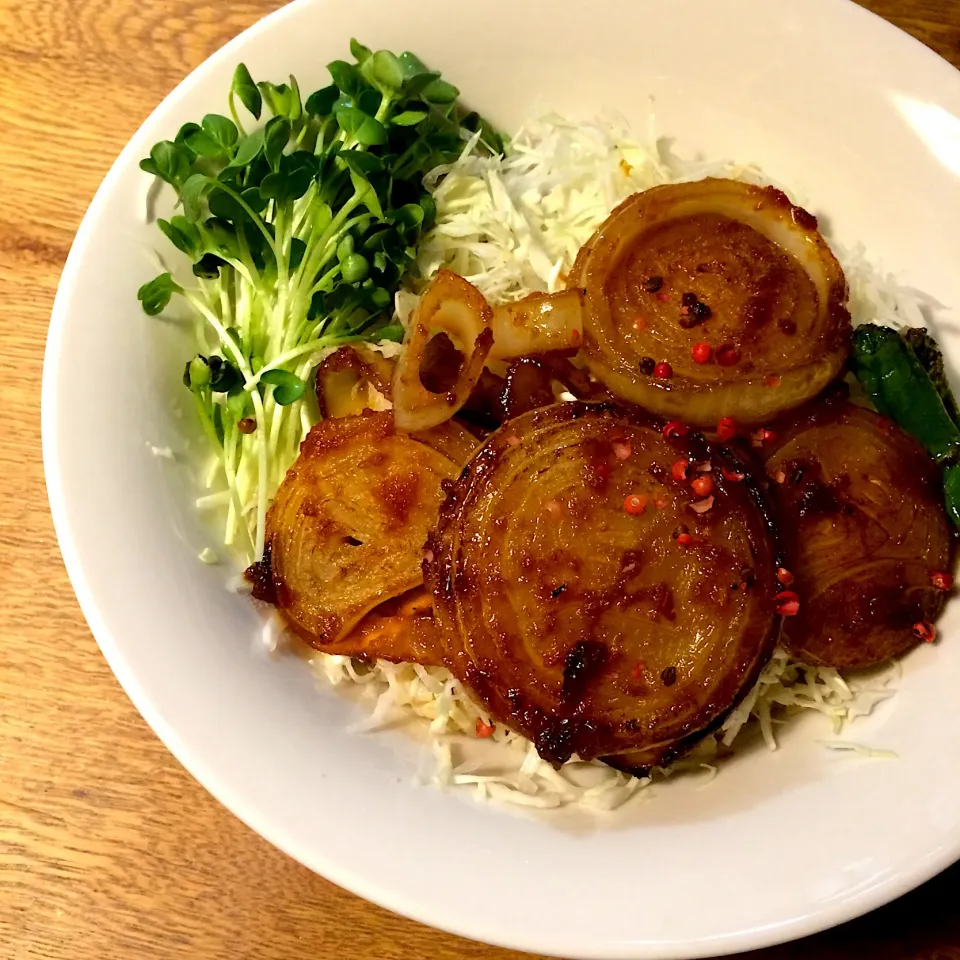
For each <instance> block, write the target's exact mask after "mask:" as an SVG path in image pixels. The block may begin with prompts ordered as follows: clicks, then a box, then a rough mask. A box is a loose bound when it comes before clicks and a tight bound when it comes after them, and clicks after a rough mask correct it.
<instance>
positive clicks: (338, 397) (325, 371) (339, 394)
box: [316, 343, 396, 418]
mask: <svg viewBox="0 0 960 960" xmlns="http://www.w3.org/2000/svg"><path fill="white" fill-rule="evenodd" d="M395 367H396V363H395V362H394V361H393V360H388V359H387V358H386V357H384V356H383V354H381V353H378V352H377V351H376V350H372V349H370V347H368V346H366V345H365V344H362V343H355V344H348V345H346V346H343V347H340V349H339V350H337V351H336V352H335V353H332V354H330V356H329V357H327V358H326V359H325V360H324V361H323V362H322V363H321V364H320V366H319V367H317V375H316V393H317V404H318V405H319V407H320V412H321V413H322V414H323V416H324V417H325V418H326V417H348V416H351V415H353V414H359V413H363V411H364V410H385V409H388V408H389V406H390V397H391V393H392V389H391V381H392V380H393V373H394V368H395Z"/></svg>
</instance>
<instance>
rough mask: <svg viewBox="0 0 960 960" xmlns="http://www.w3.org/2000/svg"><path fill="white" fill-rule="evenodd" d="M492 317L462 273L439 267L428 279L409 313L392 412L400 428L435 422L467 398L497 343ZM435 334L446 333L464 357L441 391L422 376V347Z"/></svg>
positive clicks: (450, 414)
mask: <svg viewBox="0 0 960 960" xmlns="http://www.w3.org/2000/svg"><path fill="white" fill-rule="evenodd" d="M491 316H492V311H491V309H490V306H489V304H488V303H487V301H486V300H485V299H484V298H483V295H482V294H481V293H480V291H479V290H477V288H476V287H474V286H473V285H472V284H470V283H468V282H467V281H466V280H464V279H463V277H458V276H457V275H456V274H455V273H451V272H450V271H449V270H440V271H439V272H438V273H437V275H436V276H435V277H434V278H433V280H431V281H430V285H429V286H428V287H427V289H426V290H425V291H424V292H423V296H422V297H421V298H420V301H419V303H418V304H417V308H416V309H415V310H414V312H413V315H412V316H411V318H410V323H409V326H408V328H407V334H406V337H405V338H404V351H403V354H402V355H401V357H400V362H399V363H398V364H397V372H396V375H395V377H394V381H393V404H394V417H395V419H396V422H397V426H398V427H399V428H400V429H401V430H426V429H428V428H429V427H435V426H436V425H437V424H438V423H443V422H444V421H445V420H449V419H450V418H451V417H452V416H453V415H454V414H455V413H456V412H457V411H458V410H459V409H460V408H461V407H462V406H463V405H464V403H466V402H467V398H468V397H469V396H470V391H471V390H472V389H473V387H474V385H475V384H476V382H477V380H479V379H480V374H481V372H482V371H483V365H484V363H485V361H486V359H487V354H488V353H489V352H490V347H491V345H492V343H493V333H492V331H491V329H490V319H491ZM437 333H445V334H447V336H448V337H449V338H450V339H451V341H452V342H453V345H454V346H455V347H456V348H457V349H458V350H459V351H460V352H461V353H463V354H464V355H465V356H466V360H465V361H464V362H463V363H462V365H461V368H460V371H459V373H458V375H457V381H456V383H455V384H454V385H453V387H452V389H450V390H449V391H447V392H446V393H442V394H440V393H433V392H432V391H430V390H428V389H427V388H426V387H425V386H424V385H423V383H422V382H421V380H420V365H421V363H422V362H423V357H424V351H425V350H426V347H427V343H428V342H429V341H430V338H431V337H432V336H433V335H434V334H437Z"/></svg>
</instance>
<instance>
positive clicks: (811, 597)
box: [766, 396, 952, 668]
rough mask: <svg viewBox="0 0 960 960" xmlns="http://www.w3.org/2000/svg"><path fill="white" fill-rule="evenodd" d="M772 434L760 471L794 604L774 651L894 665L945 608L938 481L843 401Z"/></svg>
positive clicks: (903, 445)
mask: <svg viewBox="0 0 960 960" xmlns="http://www.w3.org/2000/svg"><path fill="white" fill-rule="evenodd" d="M776 430H777V440H776V441H775V442H774V444H773V445H772V447H771V448H770V449H769V450H768V451H767V454H766V471H767V475H768V476H769V477H770V479H771V481H772V482H771V487H772V489H773V492H774V495H775V497H776V500H777V505H778V508H779V517H780V527H781V530H782V532H783V536H784V542H785V548H786V563H787V569H788V570H789V571H790V573H792V574H793V577H794V579H793V581H792V582H791V583H790V584H789V589H790V590H792V591H794V592H795V593H796V594H797V596H798V598H799V601H800V606H799V610H798V612H797V614H796V616H792V617H787V618H786V619H785V620H784V627H783V641H784V644H785V645H786V647H787V648H788V649H789V650H790V652H791V653H792V654H793V655H794V656H795V657H797V658H798V659H800V660H803V661H804V662H806V663H812V664H816V665H819V666H829V667H839V668H853V667H868V666H872V665H874V664H878V663H881V662H883V661H884V660H889V659H890V658H892V657H896V656H899V655H900V654H902V653H904V652H905V651H907V650H909V649H910V648H911V647H912V646H914V645H915V644H916V643H917V640H918V637H917V635H916V634H915V633H914V630H913V626H914V624H916V623H923V622H929V621H932V620H934V619H936V617H937V615H938V614H939V612H940V610H941V608H942V607H943V602H944V593H943V591H941V590H937V589H936V588H935V586H934V584H933V582H932V581H933V575H934V574H936V573H940V572H947V571H949V570H950V554H951V542H952V537H951V531H950V525H949V524H948V522H947V518H946V516H945V514H944V510H943V489H942V486H941V484H940V478H939V471H938V470H937V469H936V467H935V465H934V464H933V461H931V459H930V458H929V457H928V456H927V453H926V451H925V450H924V449H923V448H922V447H921V446H920V444H919V443H917V441H916V440H914V439H913V438H912V437H910V436H908V435H907V434H906V433H904V432H903V431H902V430H900V428H899V427H897V426H896V425H895V424H894V423H893V421H891V420H888V419H887V418H886V417H882V416H880V415H879V414H876V413H873V412H872V411H870V410H865V409H863V408H861V407H856V406H854V405H853V404H851V403H848V402H846V400H845V399H844V398H843V397H842V396H840V397H834V398H831V399H829V400H825V401H821V402H819V403H816V404H811V405H810V406H809V407H806V408H804V410H802V411H801V412H799V413H798V414H797V415H796V416H795V417H794V418H793V419H791V421H790V422H785V423H782V424H778V425H776Z"/></svg>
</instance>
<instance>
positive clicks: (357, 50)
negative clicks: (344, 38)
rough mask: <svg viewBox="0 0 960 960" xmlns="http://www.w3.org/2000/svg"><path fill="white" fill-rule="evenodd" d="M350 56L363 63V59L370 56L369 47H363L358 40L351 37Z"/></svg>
mask: <svg viewBox="0 0 960 960" xmlns="http://www.w3.org/2000/svg"><path fill="white" fill-rule="evenodd" d="M350 56H352V57H353V59H354V60H356V61H357V63H363V62H364V60H366V59H367V58H368V57H369V56H370V48H369V47H365V46H364V45H363V44H362V43H360V41H359V40H356V39H353V38H351V40H350Z"/></svg>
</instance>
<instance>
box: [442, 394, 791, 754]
mask: <svg viewBox="0 0 960 960" xmlns="http://www.w3.org/2000/svg"><path fill="white" fill-rule="evenodd" d="M678 460H684V461H686V460H689V461H691V463H692V464H693V465H691V466H690V468H689V470H690V477H691V478H693V477H695V476H698V475H699V476H709V477H710V478H712V485H713V489H712V493H711V497H712V500H709V498H705V497H699V496H698V495H697V494H695V493H694V492H693V490H692V489H691V486H690V482H689V480H679V479H674V476H673V472H672V465H673V464H674V463H675V462H676V461H678ZM724 466H726V467H727V468H728V474H729V475H731V476H733V475H735V473H736V475H739V474H740V473H741V472H742V470H741V468H739V467H736V466H735V464H734V461H733V460H732V458H731V455H730V454H728V453H725V452H723V451H721V450H719V449H717V448H711V447H710V446H708V445H707V443H706V441H705V440H703V438H702V437H700V436H699V435H698V434H692V435H690V436H688V437H677V438H674V439H669V438H667V437H665V436H664V427H663V424H662V423H660V422H659V421H655V420H653V419H651V418H649V417H648V416H647V415H646V414H644V413H642V412H639V411H633V412H628V411H626V410H624V409H621V408H619V407H617V406H616V405H614V404H611V403H601V404H585V403H564V404H555V405H553V406H551V407H545V408H542V409H538V410H534V411H532V412H531V413H528V414H525V415H523V416H521V417H519V418H517V419H515V420H511V421H509V422H508V423H506V424H505V425H504V426H503V427H502V428H501V429H500V430H499V431H497V432H496V433H495V434H493V435H492V436H491V437H490V438H489V439H488V440H487V442H486V443H485V445H484V446H483V447H482V448H481V450H480V452H479V453H478V454H477V455H476V456H475V457H474V458H473V460H472V461H471V462H470V463H469V464H468V465H467V467H466V468H465V469H464V471H463V473H462V474H461V476H460V478H459V479H458V481H457V482H456V484H455V485H454V488H453V491H452V493H451V496H450V498H449V499H448V500H447V502H446V503H445V504H444V506H443V507H442V509H441V511H440V520H439V525H438V529H437V531H436V533H435V534H434V535H433V536H432V537H431V540H430V541H429V545H428V551H427V563H426V564H425V567H426V573H427V577H426V579H427V584H428V586H429V587H430V588H431V589H432V591H433V596H434V606H435V611H436V616H437V622H438V626H439V627H440V631H441V636H442V639H443V643H444V646H445V660H446V664H447V666H448V667H449V668H450V670H451V671H452V672H453V673H454V674H455V676H457V677H458V678H459V679H460V681H461V682H462V683H463V684H464V685H465V687H466V688H467V689H469V690H470V691H471V692H472V694H473V695H474V696H475V697H476V698H477V700H478V702H479V703H481V704H482V705H483V706H484V708H485V709H486V710H487V711H488V712H489V714H490V716H491V717H493V718H494V719H495V720H497V721H499V722H501V723H504V724H505V725H506V726H508V727H510V728H512V729H513V730H516V731H519V732H520V733H522V734H524V735H525V736H527V737H529V738H530V739H531V740H533V742H534V743H535V744H536V746H537V749H538V751H539V752H540V754H541V756H543V757H544V758H545V759H547V760H549V761H551V762H553V763H563V762H564V761H566V760H568V759H569V758H570V757H571V756H572V755H573V754H577V755H579V756H580V757H581V758H585V759H586V758H592V757H602V758H604V759H607V760H608V761H610V762H613V763H615V764H616V765H618V766H621V767H623V768H625V769H632V770H635V769H638V768H646V767H649V766H651V765H653V764H657V763H662V762H664V761H665V760H667V759H669V758H671V757H673V756H675V755H677V754H679V753H681V752H682V751H683V750H684V749H685V748H686V747H687V746H689V745H690V744H692V743H693V742H695V741H696V740H697V739H698V738H699V737H700V736H702V735H703V734H704V733H705V732H706V731H707V730H708V729H710V728H711V727H712V726H714V725H715V724H717V723H718V722H719V721H720V720H721V718H722V717H723V716H724V715H725V714H726V712H727V711H728V710H729V709H730V708H731V707H732V706H734V704H736V703H737V701H738V700H739V699H740V697H741V696H742V695H743V694H744V693H745V692H746V691H747V690H748V689H749V688H750V686H751V684H752V683H753V682H754V680H755V679H756V676H757V674H758V671H759V670H760V668H761V666H762V665H763V664H764V663H765V662H766V660H767V658H768V657H769V654H770V652H771V649H772V646H773V642H774V627H775V619H776V618H775V605H774V599H773V598H774V594H775V593H776V592H777V591H776V586H775V583H776V581H775V579H774V571H775V568H776V563H775V559H774V548H773V542H772V535H771V533H770V525H769V522H768V517H767V515H766V513H765V510H764V506H763V503H762V500H761V499H760V496H759V493H758V491H757V488H756V486H755V485H754V484H752V483H751V481H750V480H749V478H746V479H743V480H740V481H730V480H727V479H725V477H724V474H723V472H722V470H721V468H722V467H724ZM698 468H702V470H698ZM708 468H709V472H708ZM632 498H639V499H632ZM708 502H709V504H710V508H709V509H704V507H705V506H706V505H707V503H708ZM641 504H643V508H642V511H641V507H640V505H641ZM698 511H701V512H698ZM741 584H743V585H744V587H741Z"/></svg>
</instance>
